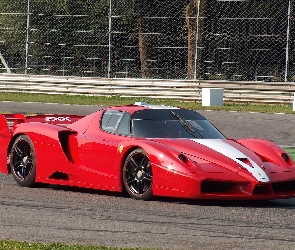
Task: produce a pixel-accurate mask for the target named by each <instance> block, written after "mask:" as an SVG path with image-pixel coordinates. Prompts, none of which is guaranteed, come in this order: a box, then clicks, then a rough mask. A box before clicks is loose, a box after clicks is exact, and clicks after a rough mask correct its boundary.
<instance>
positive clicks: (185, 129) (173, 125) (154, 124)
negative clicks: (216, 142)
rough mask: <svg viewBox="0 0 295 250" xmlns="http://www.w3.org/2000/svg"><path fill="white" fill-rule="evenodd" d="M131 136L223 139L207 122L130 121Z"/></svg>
mask: <svg viewBox="0 0 295 250" xmlns="http://www.w3.org/2000/svg"><path fill="white" fill-rule="evenodd" d="M132 129H133V131H132V132H133V136H134V137H139V138H198V139H202V138H203V139H224V138H225V137H224V135H222V134H221V133H220V132H219V131H218V130H217V129H216V128H215V127H214V126H213V125H212V124H211V123H210V122H209V121H207V120H204V119H202V120H185V123H184V121H183V120H182V119H180V120H179V119H178V120H146V119H138V120H137V119H134V120H133V121H132Z"/></svg>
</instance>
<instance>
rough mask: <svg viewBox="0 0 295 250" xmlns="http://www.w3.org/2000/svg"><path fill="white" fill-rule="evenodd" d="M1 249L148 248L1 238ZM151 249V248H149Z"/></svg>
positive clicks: (79, 249) (84, 249)
mask: <svg viewBox="0 0 295 250" xmlns="http://www.w3.org/2000/svg"><path fill="white" fill-rule="evenodd" d="M0 249H1V250H139V249H140V250H148V249H147V248H116V247H104V246H81V245H66V244H61V243H53V244H43V243H28V242H18V241H12V240H0ZM149 250H151V249H149Z"/></svg>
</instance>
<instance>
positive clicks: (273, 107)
mask: <svg viewBox="0 0 295 250" xmlns="http://www.w3.org/2000/svg"><path fill="white" fill-rule="evenodd" d="M0 101H16V102H43V103H45V102H48V103H65V104H79V105H107V106H114V105H124V104H132V103H134V102H136V101H137V102H139V101H145V102H147V103H151V104H157V105H168V106H176V107H183V108H189V109H196V110H207V109H210V110H224V111H241V112H261V113H287V114H295V112H294V111H292V105H291V104H289V105H286V104H284V105H283V104H250V103H224V105H223V106H220V107H218V106H212V107H202V104H201V102H193V101H192V102H184V101H176V100H171V99H148V98H144V97H136V98H135V97H134V98H122V97H119V96H110V97H105V96H83V95H50V94H49V95H45V94H23V93H4V92H0Z"/></svg>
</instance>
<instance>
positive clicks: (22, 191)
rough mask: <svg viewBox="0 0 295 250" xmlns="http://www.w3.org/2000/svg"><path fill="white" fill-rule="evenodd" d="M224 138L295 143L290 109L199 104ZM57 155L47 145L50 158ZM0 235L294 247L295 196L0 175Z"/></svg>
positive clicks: (49, 108)
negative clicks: (136, 188)
mask: <svg viewBox="0 0 295 250" xmlns="http://www.w3.org/2000/svg"><path fill="white" fill-rule="evenodd" d="M98 109H99V107H94V106H91V107H90V106H79V107H77V106H73V105H58V104H32V103H25V104H24V103H22V104H20V103H9V102H3V103H0V111H10V112H28V113H59V114H80V115H82V114H88V113H91V112H93V111H95V110H98ZM201 113H202V114H203V115H205V116H206V117H207V118H208V119H209V120H210V121H211V122H212V123H213V124H214V125H215V126H216V127H217V128H219V129H220V130H221V131H222V132H223V133H224V134H225V135H226V136H227V137H232V138H241V137H261V138H265V139H269V140H272V141H274V142H276V143H278V144H280V145H290V146H293V145H294V146H295V133H294V122H293V120H294V119H295V116H294V115H285V114H260V113H235V112H220V111H202V112H201ZM51 157H54V155H51V154H50V152H48V161H50V158H51ZM0 220H1V222H0V239H12V240H19V241H29V242H45V243H50V242H64V243H71V244H85V245H106V246H116V247H153V248H161V249H179V250H180V249H268V250H271V249H279V250H280V249H294V248H295V223H294V222H295V199H289V200H277V201H268V202H267V201H265V202H259V201H256V202H253V201H252V202H247V201H244V202H238V201H235V202H233V201H192V200H178V199H164V198H159V199H156V200H153V201H148V202H144V201H136V200H134V199H131V198H128V197H127V196H124V195H122V194H118V193H110V192H102V191H93V190H89V189H80V188H70V187H59V186H49V187H43V188H21V187H19V186H17V185H16V183H15V182H14V181H13V180H12V177H11V176H5V175H2V174H0Z"/></svg>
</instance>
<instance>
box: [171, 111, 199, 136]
mask: <svg viewBox="0 0 295 250" xmlns="http://www.w3.org/2000/svg"><path fill="white" fill-rule="evenodd" d="M171 113H172V114H173V115H174V116H175V117H176V118H177V119H178V120H179V121H180V124H181V125H182V126H183V127H184V128H185V129H186V131H188V132H189V133H190V132H192V133H193V134H192V133H190V134H191V135H192V136H194V137H196V135H195V134H197V135H198V137H200V138H202V139H203V137H202V136H201V134H200V133H199V132H198V131H197V130H195V129H194V127H193V126H192V125H191V124H190V123H189V122H188V121H187V120H185V119H184V118H183V117H181V116H180V115H179V114H176V113H175V112H174V111H172V110H171Z"/></svg>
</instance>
